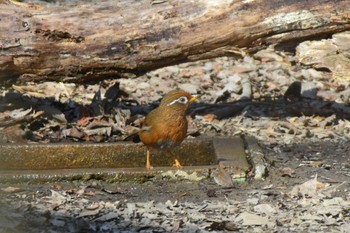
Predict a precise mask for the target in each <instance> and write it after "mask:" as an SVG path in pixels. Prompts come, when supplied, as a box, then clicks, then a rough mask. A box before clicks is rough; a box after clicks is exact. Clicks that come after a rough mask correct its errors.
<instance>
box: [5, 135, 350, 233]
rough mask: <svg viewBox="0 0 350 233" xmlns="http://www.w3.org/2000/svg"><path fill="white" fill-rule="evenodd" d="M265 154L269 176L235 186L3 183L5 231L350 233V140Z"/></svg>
mask: <svg viewBox="0 0 350 233" xmlns="http://www.w3.org/2000/svg"><path fill="white" fill-rule="evenodd" d="M264 151H265V153H266V163H267V164H268V170H269V175H268V177H267V178H266V179H265V180H259V181H257V180H253V179H251V180H248V181H247V182H243V183H235V184H234V186H233V187H221V186H219V185H217V184H216V183H215V182H214V180H213V179H212V178H204V179H201V180H199V181H194V180H188V179H181V178H175V179H171V178H165V177H162V176H154V177H143V178H137V179H134V180H130V181H123V182H107V181H103V180H94V179H90V180H70V181H68V180H66V181H53V182H38V181H31V182H27V183H16V182H14V183H2V184H1V186H0V189H1V192H0V195H1V208H0V216H1V218H0V222H1V224H0V226H1V227H0V232H213V231H214V232H227V231H238V232H263V231H269V232H349V229H350V225H349V223H350V195H349V190H350V185H349V182H350V166H349V164H350V163H349V156H348V155H349V153H350V145H349V143H348V142H346V141H338V142H331V141H324V142H314V143H308V144H304V145H302V144H299V145H288V146H283V147H280V146H277V145H267V146H266V147H265V149H264Z"/></svg>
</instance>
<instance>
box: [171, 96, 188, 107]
mask: <svg viewBox="0 0 350 233" xmlns="http://www.w3.org/2000/svg"><path fill="white" fill-rule="evenodd" d="M176 102H178V103H180V104H187V102H188V99H187V97H186V96H181V97H180V98H178V99H176V100H173V101H172V102H170V103H169V104H167V106H170V105H173V104H175V103H176Z"/></svg>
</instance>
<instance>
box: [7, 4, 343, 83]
mask: <svg viewBox="0 0 350 233" xmlns="http://www.w3.org/2000/svg"><path fill="white" fill-rule="evenodd" d="M349 5H350V1H349V0H340V1H328V0H320V1H311V0H299V1H290V0H272V1H268V0H245V1H230V0H221V1H208V0H196V1H185V0H174V1H166V0H164V1H162V0H153V1H132V0H121V1H112V0H106V1H87V2H85V1H81V2H78V3H77V2H75V1H74V2H70V1H67V2H63V3H61V4H60V5H58V4H47V3H44V2H43V3H40V4H38V3H37V4H29V3H18V2H15V1H11V0H0V81H1V80H8V79H11V80H15V81H21V82H25V81H49V80H53V81H67V82H97V81H99V80H101V79H107V78H118V77H136V76H138V75H140V74H144V73H145V72H148V71H151V70H154V69H157V68H160V67H164V66H168V65H174V64H179V63H182V62H187V61H196V60H200V59H207V58H214V57H219V56H241V55H243V54H245V53H254V52H256V51H258V50H260V49H262V48H266V47H267V46H269V45H275V46H277V47H278V48H279V49H284V50H291V49H294V48H295V46H296V45H297V44H299V43H300V42H302V41H304V40H309V39H314V38H317V39H320V38H328V37H330V36H331V35H332V34H333V33H337V32H341V31H346V30H349V29H350V8H349Z"/></svg>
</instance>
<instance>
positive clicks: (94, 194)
mask: <svg viewBox="0 0 350 233" xmlns="http://www.w3.org/2000/svg"><path fill="white" fill-rule="evenodd" d="M347 35H349V33H348V34H347ZM334 38H337V37H334ZM334 38H333V39H328V40H322V43H330V44H331V43H333V42H334V40H335V39H334ZM338 38H339V37H338ZM347 41H350V40H347ZM335 42H336V41H335ZM335 42H334V43H335ZM317 43H320V41H317ZM347 43H350V42H347ZM299 46H302V48H303V49H304V50H305V49H309V50H310V51H313V47H312V43H306V44H302V45H299ZM306 46H309V47H308V48H306ZM298 48H299V47H298ZM298 48H297V50H296V52H295V53H289V52H282V51H277V50H275V49H273V48H268V49H266V50H263V51H259V52H258V53H256V54H254V55H246V56H243V57H242V58H241V59H234V58H227V57H223V58H217V59H212V60H206V61H200V62H194V63H185V64H181V65H178V66H172V67H165V68H162V69H159V70H156V71H152V72H150V73H147V74H145V75H143V76H140V77H138V78H136V79H116V80H107V81H104V82H102V83H99V84H91V85H80V84H70V83H55V82H46V83H40V84H34V83H33V84H31V83H28V84H25V85H23V84H16V85H13V86H12V87H10V88H5V87H3V88H2V90H1V95H0V119H1V121H0V122H1V125H0V127H1V128H0V143H2V144H9V143H12V144H21V143H56V142H67V141H70V142H72V141H74V142H77V141H79V142H106V141H108V142H117V141H123V140H124V139H125V138H128V136H129V135H131V134H133V133H135V132H136V131H137V129H138V127H139V125H140V123H139V122H140V119H141V118H142V117H143V116H144V115H145V114H147V113H148V112H149V111H150V110H151V109H153V108H155V107H156V106H157V104H159V101H160V99H161V98H162V96H164V94H166V93H167V92H169V91H170V90H173V89H175V88H182V89H184V90H186V91H188V92H191V93H198V94H201V98H200V100H198V102H197V103H195V104H194V105H193V106H192V107H191V108H190V109H189V126H190V127H189V134H190V136H189V137H216V136H237V135H248V136H252V137H254V138H256V139H257V140H258V142H259V145H260V147H261V148H262V151H263V152H264V159H265V162H266V166H267V168H268V174H267V176H266V177H265V178H264V179H262V180H255V179H253V178H249V179H248V180H247V181H246V182H240V183H234V185H233V186H232V187H223V186H220V185H218V184H217V183H216V182H215V180H214V179H213V178H210V177H206V178H203V179H194V180H193V179H192V180H191V179H186V178H183V177H182V178H173V179H172V178H164V177H159V176H155V177H147V178H145V179H141V180H137V179H136V180H129V181H114V182H109V181H106V180H96V179H87V180H60V181H57V180H52V181H46V182H39V181H35V180H32V181H30V182H25V183H23V182H16V181H13V182H1V183H0V232H228V231H237V232H266V231H268V232H350V184H349V183H350V144H349V139H350V121H349V120H350V107H349V101H350V89H349V80H348V79H349V76H346V75H341V72H338V71H339V69H340V70H341V67H340V66H341V64H340V66H338V68H337V69H338V71H337V72H335V71H334V68H333V67H332V66H330V67H327V65H325V64H326V63H322V66H321V65H320V64H321V62H320V61H319V60H318V61H313V62H310V59H309V60H308V59H307V56H312V55H310V54H307V53H304V54H302V53H300V51H299V50H298ZM332 48H333V47H332ZM348 48H350V46H348ZM298 51H299V52H298ZM314 51H316V52H317V51H318V50H317V49H314ZM325 51H326V50H323V52H324V54H327V52H325ZM324 54H323V55H324ZM337 55H338V56H342V52H341V51H337ZM315 56H316V55H314V57H315ZM324 57H326V55H324ZM317 58H318V59H321V58H322V56H321V55H320V54H318V55H317ZM345 68H346V67H345ZM345 68H344V69H345Z"/></svg>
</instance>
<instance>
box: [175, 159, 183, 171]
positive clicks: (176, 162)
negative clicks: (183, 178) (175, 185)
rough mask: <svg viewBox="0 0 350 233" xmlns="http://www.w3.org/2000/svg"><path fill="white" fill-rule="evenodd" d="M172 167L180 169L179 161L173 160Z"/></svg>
mask: <svg viewBox="0 0 350 233" xmlns="http://www.w3.org/2000/svg"><path fill="white" fill-rule="evenodd" d="M173 166H174V167H176V168H178V169H180V168H182V165H181V164H180V162H179V160H177V159H175V163H174V164H173Z"/></svg>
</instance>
